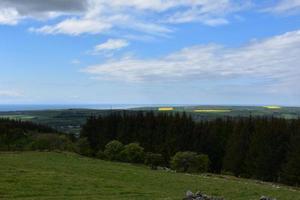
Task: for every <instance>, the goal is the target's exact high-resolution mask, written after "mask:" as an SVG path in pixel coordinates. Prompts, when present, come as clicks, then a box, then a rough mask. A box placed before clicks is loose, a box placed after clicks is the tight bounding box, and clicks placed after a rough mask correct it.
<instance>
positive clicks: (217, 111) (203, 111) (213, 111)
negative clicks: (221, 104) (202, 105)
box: [194, 109, 231, 113]
mask: <svg viewBox="0 0 300 200" xmlns="http://www.w3.org/2000/svg"><path fill="white" fill-rule="evenodd" d="M194 112H199V113H224V112H231V110H220V109H218V110H214V109H209V110H204V109H203V110H202V109H198V110H194Z"/></svg>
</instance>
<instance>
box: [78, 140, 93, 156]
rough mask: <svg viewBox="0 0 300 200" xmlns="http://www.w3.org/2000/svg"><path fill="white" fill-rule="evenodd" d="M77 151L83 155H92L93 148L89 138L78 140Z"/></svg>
mask: <svg viewBox="0 0 300 200" xmlns="http://www.w3.org/2000/svg"><path fill="white" fill-rule="evenodd" d="M76 150H77V153H79V154H81V155H83V156H91V155H92V150H91V147H90V143H89V141H88V140H87V138H80V139H79V140H78V141H77V148H76Z"/></svg>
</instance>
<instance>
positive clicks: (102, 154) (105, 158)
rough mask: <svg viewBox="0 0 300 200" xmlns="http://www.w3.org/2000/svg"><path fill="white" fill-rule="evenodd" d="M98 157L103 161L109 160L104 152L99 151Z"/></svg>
mask: <svg viewBox="0 0 300 200" xmlns="http://www.w3.org/2000/svg"><path fill="white" fill-rule="evenodd" d="M96 157H97V158H98V159H101V160H107V156H106V155H105V153H104V152H103V151H101V150H100V151H98V152H97V154H96Z"/></svg>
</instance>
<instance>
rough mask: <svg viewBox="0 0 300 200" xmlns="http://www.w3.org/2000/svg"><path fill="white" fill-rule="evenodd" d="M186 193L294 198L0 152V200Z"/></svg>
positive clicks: (232, 198)
mask: <svg viewBox="0 0 300 200" xmlns="http://www.w3.org/2000/svg"><path fill="white" fill-rule="evenodd" d="M186 190H192V191H197V190H200V191H202V192H204V193H206V194H209V195H216V196H223V197H225V198H226V199H227V200H256V199H259V197H260V196H261V195H268V196H272V197H276V198H277V199H278V200H299V199H300V191H299V190H295V189H293V188H289V187H285V186H280V187H279V186H274V185H271V184H267V183H260V182H255V181H252V180H244V179H237V178H232V177H218V176H200V175H187V174H180V173H174V172H166V171H151V170H149V169H148V168H146V167H144V166H134V165H130V164H123V163H111V162H106V161H101V160H96V159H90V158H85V157H81V156H78V155H75V154H71V153H45V152H43V153H42V152H40V153H37V152H27V153H0V199H28V200H29V199H30V200H46V199H49V200H50V199H51V200H53V199H57V200H61V199H91V200H94V199H95V200H96V199H97V200H99V199H105V200H110V199H114V200H115V199H122V200H126V199H128V200H129V199H130V200H132V199H133V200H134V199H149V200H153V199H164V200H171V199H178V200H179V199H182V197H183V196H184V193H185V191H186Z"/></svg>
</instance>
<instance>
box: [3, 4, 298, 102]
mask: <svg viewBox="0 0 300 200" xmlns="http://www.w3.org/2000/svg"><path fill="white" fill-rule="evenodd" d="M299 88H300V0H263V1H261V0H214V1H211V0H151V1H150V0H130V1H129V0H109V1H107V0H43V1H41V0H0V104H199V105H201V104H218V105H288V106H300V89H299Z"/></svg>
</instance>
